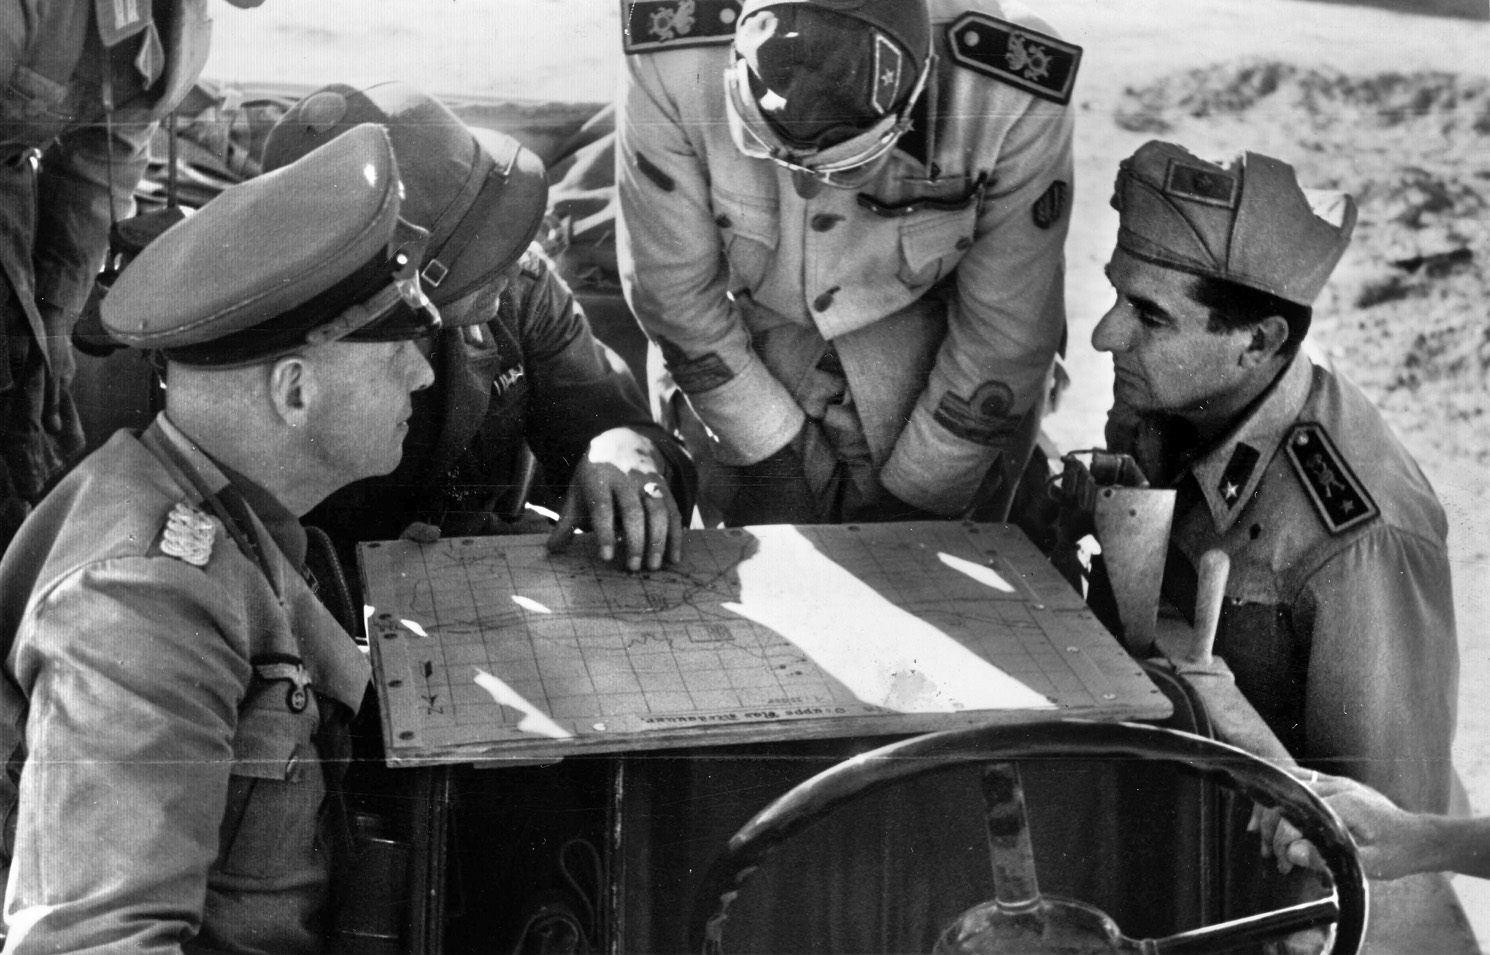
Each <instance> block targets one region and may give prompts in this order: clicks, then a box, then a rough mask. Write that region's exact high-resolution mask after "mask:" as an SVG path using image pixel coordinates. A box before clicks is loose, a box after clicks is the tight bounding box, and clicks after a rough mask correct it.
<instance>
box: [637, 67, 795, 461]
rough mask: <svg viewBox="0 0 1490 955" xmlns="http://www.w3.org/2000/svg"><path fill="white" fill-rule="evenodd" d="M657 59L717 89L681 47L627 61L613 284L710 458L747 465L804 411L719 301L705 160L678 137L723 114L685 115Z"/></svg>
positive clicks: (721, 268)
mask: <svg viewBox="0 0 1490 955" xmlns="http://www.w3.org/2000/svg"><path fill="white" fill-rule="evenodd" d="M663 60H668V62H669V63H670V64H671V66H670V67H669V69H670V70H671V72H672V73H675V74H676V75H677V76H679V77H681V78H682V79H680V82H689V83H722V79H721V78H720V77H719V76H717V75H707V76H706V75H693V73H692V72H691V71H690V70H688V69H687V65H688V64H690V63H693V62H695V60H694V58H693V56H692V54H691V53H690V52H688V51H680V52H677V53H666V54H658V55H655V56H632V57H628V58H627V61H626V75H625V92H624V95H623V97H622V107H621V110H620V115H619V118H618V129H619V137H618V148H617V151H616V182H617V189H618V197H619V205H620V235H619V249H618V258H619V265H620V271H621V280H622V285H623V288H624V289H625V292H626V298H627V301H628V303H629V304H630V306H631V309H632V311H633V312H634V313H635V314H636V317H637V319H638V320H639V321H640V322H641V325H642V327H643V328H644V329H645V330H646V332H647V334H648V336H650V337H651V338H652V339H653V340H654V341H656V342H657V343H658V344H659V345H660V346H661V348H662V352H663V357H664V359H665V361H666V362H667V365H668V370H669V371H670V372H671V374H672V376H673V379H674V381H675V382H676V383H677V385H678V386H679V387H680V388H681V389H682V390H683V392H684V393H685V394H686V395H687V396H688V398H689V401H690V403H691V404H692V405H693V408H694V410H695V411H696V412H697V413H698V415H699V417H700V418H701V419H702V420H703V421H704V423H705V424H707V425H708V426H709V428H710V429H711V430H712V431H713V432H714V434H715V436H716V437H717V439H718V445H717V448H716V451H715V453H716V456H717V457H718V459H719V460H720V461H721V462H722V463H725V464H753V463H755V462H757V461H760V460H762V459H764V458H766V457H768V456H770V455H771V454H773V453H775V452H776V451H778V450H780V449H781V448H782V447H784V446H785V445H786V443H787V442H788V441H790V440H791V439H792V437H793V436H794V435H796V433H797V432H798V431H799V430H800V429H801V427H802V424H803V422H804V421H805V420H806V415H805V414H804V413H803V411H802V409H801V408H800V407H799V406H798V405H797V403H796V401H794V400H793V398H792V396H791V393H790V392H789V391H788V390H787V388H786V386H785V385H783V384H782V383H781V382H780V381H779V380H777V379H776V378H775V376H773V375H772V374H771V373H770V372H769V371H768V370H767V369H766V368H765V366H764V365H762V364H761V363H760V362H759V361H758V360H757V358H756V356H755V354H754V353H753V351H752V350H751V347H750V333H749V330H748V329H747V328H746V326H745V322H744V320H743V318H742V317H741V315H740V313H739V310H738V309H737V308H736V306H735V304H734V303H733V302H732V301H731V299H730V297H729V295H728V291H729V267H728V265H727V264H726V262H725V259H724V255H723V251H724V250H723V246H722V243H721V239H720V235H719V231H718V229H717V228H716V226H715V222H714V212H713V207H712V204H711V201H710V198H709V185H708V170H707V157H704V156H701V155H699V153H698V151H697V149H696V147H695V144H694V143H693V142H692V141H691V140H690V138H689V136H688V132H687V126H688V124H689V123H690V122H697V123H702V122H715V123H719V122H724V117H723V115H722V114H721V115H719V116H715V117H712V118H706V117H702V116H698V117H693V116H687V115H684V114H683V111H682V109H681V108H680V106H679V105H678V102H677V101H676V100H675V99H674V98H672V97H671V96H670V95H669V94H668V89H667V83H666V81H665V80H664V77H663V75H662V73H661V68H660V67H659V65H658V64H659V62H661V61H663ZM698 62H708V63H712V62H713V61H712V60H708V59H703V60H699V61H698ZM711 70H713V68H711ZM713 71H714V72H717V70H713ZM698 101H699V98H697V97H695V98H693V99H690V100H689V102H698ZM708 101H709V100H708V98H707V97H703V98H702V102H708Z"/></svg>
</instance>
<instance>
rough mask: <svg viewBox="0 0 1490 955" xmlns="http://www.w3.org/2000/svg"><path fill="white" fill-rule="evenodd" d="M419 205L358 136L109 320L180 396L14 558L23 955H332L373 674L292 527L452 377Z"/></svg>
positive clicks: (219, 211)
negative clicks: (426, 285) (428, 293)
mask: <svg viewBox="0 0 1490 955" xmlns="http://www.w3.org/2000/svg"><path fill="white" fill-rule="evenodd" d="M400 193H401V185H400V182H399V178H398V171H397V165H396V163H395V161H394V156H393V151H392V147H391V146H390V144H389V142H388V138H387V135H386V134H385V133H384V132H383V131H382V130H381V129H379V128H377V127H375V126H365V127H362V128H360V129H358V130H355V131H354V132H353V133H350V134H348V135H347V136H344V137H342V138H340V139H338V140H336V141H335V142H334V143H332V144H330V145H328V146H327V147H326V148H325V149H324V150H321V151H319V152H317V153H314V154H312V155H311V156H308V157H306V159H304V160H303V161H301V162H299V163H296V164H294V165H292V166H289V167H286V168H285V169H283V170H281V171H280V172H277V173H274V174H272V175H268V176H264V177H262V178H259V179H255V180H253V181H250V182H248V183H245V184H243V185H240V186H234V187H232V188H230V189H229V190H227V191H226V192H224V193H223V194H222V195H221V196H220V197H218V198H217V199H215V200H213V202H212V203H211V204H210V205H208V206H207V207H205V208H204V209H203V210H201V211H200V212H198V213H197V214H195V215H194V216H192V217H190V218H188V219H186V220H185V221H184V222H182V223H181V224H179V225H177V226H176V227H174V228H172V229H171V230H169V231H168V232H166V233H165V234H164V235H163V236H162V237H161V238H159V239H158V240H156V241H155V242H154V243H153V244H152V245H150V246H149V247H148V248H147V249H146V250H145V251H144V253H142V254H141V255H140V256H139V258H137V259H136V260H135V261H134V262H133V263H132V264H131V265H130V267H129V268H128V269H127V270H126V271H125V273H124V274H123V275H122V276H121V277H120V278H119V280H118V282H117V283H116V284H115V286H114V288H113V290H112V292H111V293H110V295H109V296H108V298H107V299H105V301H104V303H103V320H104V323H105V325H106V327H107V328H108V329H109V331H110V333H111V334H112V335H113V336H114V337H115V338H117V339H118V340H120V341H122V342H125V343H127V344H129V345H132V346H135V347H139V348H148V349H154V350H159V351H160V352H161V353H162V354H163V355H164V357H165V361H166V365H167V376H168V379H169V389H168V393H167V397H166V408H165V411H164V412H163V413H162V414H161V415H160V416H159V417H157V418H156V420H155V421H154V423H152V424H151V425H150V427H149V428H147V429H146V430H145V431H144V432H143V433H142V434H139V435H138V436H137V435H135V434H132V433H128V432H122V431H121V432H119V433H117V434H116V435H114V437H113V438H112V439H111V440H110V441H109V442H108V443H107V444H106V445H105V446H104V447H102V448H101V449H100V450H98V451H97V452H95V453H94V454H93V455H91V456H90V457H88V458H87V459H85V460H84V461H83V462H82V463H81V464H80V465H79V466H78V467H77V468H76V469H75V470H73V471H72V472H71V473H70V474H69V475H67V476H66V477H65V478H64V479H63V480H62V481H61V483H60V484H59V485H58V486H57V487H56V489H55V490H53V491H52V492H51V493H50V494H49V495H48V496H47V497H46V498H45V499H44V500H43V502H42V503H41V504H40V505H39V507H38V508H37V510H36V511H35V513H33V514H32V515H31V517H30V518H29V519H28V520H27V521H26V523H25V524H24V525H23V527H22V529H21V531H20V533H19V534H18V536H17V538H16V541H15V543H14V545H13V546H12V547H11V548H10V550H9V551H8V552H7V553H6V555H5V559H4V562H3V564H0V634H3V646H4V650H5V653H4V658H3V659H4V677H5V678H4V680H3V681H0V714H3V719H0V737H3V741H0V746H3V749H4V751H5V753H6V754H7V756H8V758H9V772H8V774H7V775H6V777H5V780H4V783H3V785H0V806H3V812H4V817H5V818H6V820H7V821H8V822H9V824H10V825H9V827H8V829H7V832H6V840H5V850H6V851H5V853H4V855H5V858H6V860H7V861H8V863H9V881H8V887H7V892H6V904H5V920H6V929H7V931H8V933H9V937H8V939H7V946H6V951H15V952H57V951H81V950H88V951H155V952H180V951H184V952H199V951H211V952H278V953H293V952H316V951H320V950H322V948H323V946H324V939H323V931H324V927H325V918H326V902H327V896H328V888H329V879H330V868H331V861H332V858H333V848H334V847H333V841H332V840H331V838H330V833H331V831H332V830H333V829H334V828H335V826H334V823H335V822H336V820H337V818H338V812H337V807H338V805H339V799H338V798H337V796H336V794H337V792H338V790H337V785H338V779H339V774H340V769H339V767H338V765H337V763H336V760H337V759H339V758H343V757H344V755H345V745H344V744H345V739H346V733H345V728H344V727H345V724H346V722H347V720H348V719H349V718H350V717H351V715H352V714H353V713H355V711H356V710H357V708H358V707H359V705H360V704H361V702H362V699H363V694H364V691H365V690H366V688H367V685H368V679H369V670H368V664H367V661H366V659H365V657H364V656H363V654H362V653H361V652H359V650H358V649H357V647H356V645H355V644H354V643H353V641H352V640H351V638H350V637H349V636H348V635H347V633H346V632H345V631H344V630H342V629H341V627H340V626H338V624H337V623H336V622H335V620H334V619H333V618H332V616H331V615H330V613H329V612H328V611H327V610H325V609H324V608H323V606H322V605H321V603H320V602H319V601H318V600H317V598H316V595H315V593H314V586H315V582H314V580H313V579H310V578H309V577H308V575H307V574H306V572H305V571H304V567H303V560H304V555H305V549H306V539H305V533H304V531H303V529H302V528H301V526H300V524H299V523H298V520H297V518H298V516H299V515H301V514H303V513H305V512H306V511H307V510H309V509H310V507H311V506H313V505H314V504H315V503H316V502H317V501H319V500H320V499H321V498H323V497H325V496H326V495H327V494H329V493H331V492H332V491H334V490H335V489H336V488H338V487H340V486H341V485H343V484H345V483H346V482H348V481H351V480H355V479H356V478H359V477H363V476H367V475H370V474H378V473H385V472H387V471H390V470H392V469H393V467H394V466H395V465H397V463H398V460H399V455H400V448H401V444H402V440H403V434H404V430H405V426H404V422H405V421H406V420H407V418H408V416H409V413H410V396H411V394H412V392H414V391H416V390H418V389H420V388H423V387H426V386H427V385H428V384H429V383H430V381H431V379H432V373H431V370H430V367H429V365H428V363H427V362H426V361H425V359H424V358H423V356H422V355H421V354H420V351H419V349H418V348H417V347H416V344H415V340H416V339H418V338H420V337H423V336H424V335H426V334H427V333H428V332H429V331H430V330H431V328H432V327H435V326H437V325H438V315H437V314H436V313H435V312H434V311H433V309H432V307H431V306H429V304H428V302H427V300H425V299H424V298H423V296H422V294H421V293H420V291H419V286H418V284H417V271H416V270H417V265H418V263H419V261H420V258H421V256H422V253H423V250H422V248H421V245H422V242H423V239H424V236H423V234H422V232H421V230H418V229H416V228H414V227H411V226H408V225H406V224H404V223H403V222H402V221H401V220H400V219H399V204H400V201H401V200H400Z"/></svg>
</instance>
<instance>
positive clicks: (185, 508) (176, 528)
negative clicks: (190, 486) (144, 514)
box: [160, 501, 217, 567]
mask: <svg viewBox="0 0 1490 955" xmlns="http://www.w3.org/2000/svg"><path fill="white" fill-rule="evenodd" d="M216 537H217V525H216V524H214V523H212V518H210V517H208V516H207V514H206V513H205V512H203V511H200V510H197V509H196V508H195V507H192V506H191V505H190V504H187V503H186V502H185V501H182V502H181V503H179V504H177V505H176V506H175V507H173V508H171V513H170V514H168V515H166V527H165V530H164V531H162V532H161V540H160V550H161V553H163V554H166V555H168V556H171V557H175V558H177V559H178V560H184V561H186V562H187V563H188V564H191V565H192V566H193V567H205V566H207V560H208V558H210V557H211V556H212V542H213V540H214V539H216Z"/></svg>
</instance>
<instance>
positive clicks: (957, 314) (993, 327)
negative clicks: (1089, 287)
mask: <svg viewBox="0 0 1490 955" xmlns="http://www.w3.org/2000/svg"><path fill="white" fill-rule="evenodd" d="M1072 125H1073V123H1072V116H1071V113H1070V111H1069V110H1068V109H1066V108H1065V107H1057V106H1055V105H1053V104H1051V103H1047V102H1045V101H1043V100H1038V99H1032V100H1030V102H1029V104H1028V106H1027V108H1026V111H1025V113H1024V114H1023V115H1022V116H1021V117H1020V118H1019V119H1018V120H1017V121H1016V122H1015V123H1013V124H1012V126H1011V127H1010V129H1009V132H1008V134H1007V136H1006V137H1005V139H1004V140H1003V143H1002V145H1001V147H1000V149H999V154H998V161H997V164H996V165H995V167H994V171H993V173H992V175H991V176H990V186H989V192H988V193H987V194H986V196H985V198H984V208H983V210H982V212H981V214H980V216H979V219H978V227H977V234H976V237H975V240H974V243H973V246H972V247H971V248H970V249H969V250H968V252H967V255H966V256H964V258H963V259H962V260H961V262H959V264H958V266H957V284H956V295H955V298H954V301H953V303H952V307H951V308H949V310H948V315H947V335H946V338H945V339H944V340H943V342H942V345H941V348H940V350H939V352H938V354H937V358H936V363H935V365H934V366H933V367H932V371H931V375H930V378H929V380H928V382H927V386H926V389H925V391H924V392H923V393H922V395H921V397H920V399H919V400H918V401H917V404H916V407H915V410H914V412H913V413H912V416H911V419H910V421H909V422H908V424H907V426H906V428H905V430H904V432H902V434H901V436H900V438H899V440H898V441H897V443H896V446H895V449H894V451H893V453H892V454H891V456H890V459H889V461H888V462H887V463H886V465H885V468H884V472H883V475H882V478H881V480H882V483H883V484H884V485H885V487H886V488H887V489H888V490H890V491H891V492H892V493H894V494H895V495H896V496H897V497H899V498H901V499H902V500H904V501H907V502H909V503H911V504H915V505H916V506H918V507H923V508H926V509H928V510H933V511H937V512H940V513H956V512H958V511H960V510H962V509H963V508H965V507H966V506H967V505H968V504H969V502H970V500H971V498H972V496H973V494H974V492H975V491H976V490H977V488H978V485H979V484H980V483H981V481H982V479H983V476H984V475H985V474H986V473H987V471H988V469H989V468H990V466H992V465H994V464H995V463H996V461H997V459H998V457H999V456H1000V455H1001V454H1012V455H1020V456H1022V455H1023V454H1024V453H1025V452H1026V451H1027V445H1028V435H1029V433H1030V431H1031V423H1030V422H1028V421H1027V420H1026V419H1027V417H1028V416H1029V415H1031V414H1035V415H1038V414H1040V413H1041V411H1042V410H1043V402H1044V395H1045V390H1046V388H1047V385H1048V376H1049V373H1050V367H1051V363H1052V361H1053V360H1054V357H1055V353H1056V349H1057V348H1058V347H1059V345H1060V341H1061V336H1062V333H1063V331H1064V329H1065V325H1066V313H1065V301H1064V287H1063V286H1064V276H1065V255H1064V251H1063V250H1064V245H1065V241H1066V234H1067V231H1068V228H1069V224H1070V207H1071V191H1072V177H1073V172H1072V159H1071V142H1072ZM1016 463H1022V462H1016Z"/></svg>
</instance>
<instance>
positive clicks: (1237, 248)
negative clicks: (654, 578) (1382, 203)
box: [1112, 141, 1356, 307]
mask: <svg viewBox="0 0 1490 955" xmlns="http://www.w3.org/2000/svg"><path fill="white" fill-rule="evenodd" d="M1112 206H1113V208H1114V209H1116V210H1117V211H1118V239H1117V247H1118V250H1119V251H1120V252H1122V253H1125V254H1127V255H1131V256H1133V257H1134V258H1137V259H1141V260H1143V261H1146V262H1150V263H1152V264H1154V265H1160V266H1164V267H1167V268H1172V269H1178V270H1180V271H1182V272H1189V273H1192V274H1195V275H1204V276H1210V277H1212V278H1217V279H1222V280H1225V281H1227V282H1234V283H1236V284H1238V285H1245V286H1247V287H1249V288H1254V289H1258V290H1260V291H1263V292H1267V293H1268V294H1270V295H1274V296H1276V297H1278V298H1281V299H1283V300H1285V301H1289V302H1293V303H1295V304H1297V305H1303V306H1306V307H1307V306H1310V305H1312V304H1313V302H1314V299H1315V298H1316V297H1317V296H1318V295H1319V292H1320V290H1321V289H1322V288H1324V284H1325V282H1326V281H1327V280H1328V279H1329V277H1330V272H1332V271H1333V270H1334V268H1335V265H1336V264H1337V263H1338V262H1339V261H1340V257H1341V256H1342V255H1344V254H1345V249H1346V247H1347V246H1349V245H1350V235H1351V232H1352V231H1353V230H1354V228H1355V220H1356V207H1355V202H1354V200H1352V199H1351V197H1350V196H1349V195H1347V194H1345V193H1343V192H1316V191H1310V190H1305V189H1303V188H1301V187H1300V186H1299V183H1298V179H1297V177H1296V176H1295V174H1294V170H1293V167H1292V166H1290V165H1288V164H1287V163H1285V162H1282V161H1281V160H1277V159H1273V158H1272V157H1270V156H1264V155H1261V154H1260V153H1252V152H1249V153H1244V154H1242V155H1241V156H1238V157H1237V158H1236V159H1234V160H1233V161H1232V162H1231V164H1230V165H1228V166H1224V167H1223V166H1220V165H1218V164H1216V163H1211V162H1206V161H1205V160H1202V159H1197V158H1196V157H1195V156H1194V155H1192V154H1191V153H1190V152H1189V151H1188V150H1186V149H1184V148H1183V147H1181V146H1176V145H1174V144H1172V143H1164V142H1158V141H1151V142H1149V143H1146V144H1144V145H1143V146H1142V147H1140V148H1139V150H1138V151H1137V152H1136V153H1134V154H1133V155H1132V156H1130V157H1129V158H1127V159H1125V160H1123V162H1122V163H1121V164H1120V165H1119V167H1118V174H1117V183H1116V185H1115V187H1114V193H1113V197H1112Z"/></svg>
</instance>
